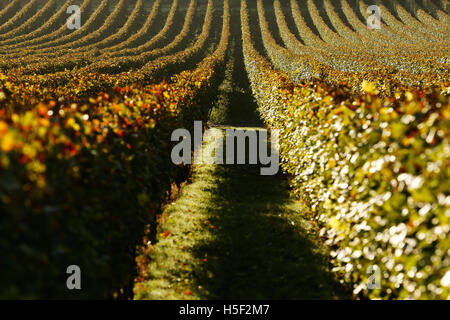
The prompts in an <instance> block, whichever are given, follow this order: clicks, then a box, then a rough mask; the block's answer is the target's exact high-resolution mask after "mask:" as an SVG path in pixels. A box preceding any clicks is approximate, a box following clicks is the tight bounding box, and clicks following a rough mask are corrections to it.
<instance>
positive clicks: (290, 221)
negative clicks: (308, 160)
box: [193, 165, 346, 299]
mask: <svg viewBox="0 0 450 320" xmlns="http://www.w3.org/2000/svg"><path fill="white" fill-rule="evenodd" d="M214 175H215V176H216V180H217V185H216V188H215V189H214V190H211V193H212V194H213V199H212V203H215V204H216V207H215V208H211V211H210V212H211V217H210V221H211V223H212V224H213V225H214V226H216V227H215V229H214V230H213V231H212V235H213V238H212V239H213V240H212V241H208V242H206V243H203V244H201V245H199V246H196V247H195V248H194V249H193V252H194V256H197V257H198V258H199V259H201V258H203V257H205V255H206V256H208V262H207V263H205V264H204V265H203V267H202V268H200V269H197V270H195V271H194V280H195V283H196V285H201V286H202V287H203V288H204V289H205V291H206V292H209V295H208V296H206V297H202V298H204V299H336V298H341V299H342V298H345V297H346V295H345V293H344V291H343V290H342V289H340V288H341V287H340V285H339V283H338V282H337V281H336V280H335V279H334V276H333V274H332V273H331V272H329V271H328V270H327V266H328V261H327V258H326V252H325V251H324V250H325V249H324V248H323V247H322V246H321V245H320V244H318V243H316V242H314V241H313V240H312V239H313V237H314V235H315V231H314V228H313V227H312V225H311V224H310V223H309V222H307V220H306V219H305V218H304V212H298V211H297V210H294V209H290V208H291V207H290V206H289V203H292V201H293V200H291V199H290V198H289V192H288V186H287V184H286V179H285V178H284V177H283V176H281V175H278V176H261V175H260V173H259V167H257V166H248V165H229V166H217V167H216V169H215V170H214ZM288 206H289V207H288Z"/></svg>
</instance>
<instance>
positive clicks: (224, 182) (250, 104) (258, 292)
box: [134, 30, 345, 299]
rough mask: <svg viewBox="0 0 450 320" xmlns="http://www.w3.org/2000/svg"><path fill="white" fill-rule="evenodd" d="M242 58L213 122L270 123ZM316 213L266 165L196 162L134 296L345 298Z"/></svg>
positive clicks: (231, 70)
mask: <svg viewBox="0 0 450 320" xmlns="http://www.w3.org/2000/svg"><path fill="white" fill-rule="evenodd" d="M234 32H236V33H237V34H238V33H239V30H234ZM233 34H234V33H233ZM236 39H239V36H237V37H236ZM232 52H233V53H234V55H233V56H231V57H230V59H229V63H228V65H227V72H226V73H225V76H224V81H223V84H222V86H221V87H220V88H219V90H220V91H221V95H220V97H219V99H218V103H217V106H216V108H215V110H213V112H212V116H211V122H210V125H226V126H230V125H233V124H234V125H238V126H246V127H250V126H252V127H255V126H258V125H261V123H260V122H259V121H260V120H259V119H258V117H257V113H256V112H255V110H256V105H255V103H254V100H253V98H252V96H251V92H250V86H249V84H248V80H247V77H246V75H245V72H244V73H243V72H242V70H245V67H244V65H243V59H242V56H241V53H242V49H241V48H240V43H239V41H235V47H234V50H233V51H232ZM240 129H243V128H242V127H241V128H240ZM214 130H216V131H215V133H216V135H217V134H219V133H220V132H222V133H224V129H223V127H221V128H220V129H219V128H216V129H214ZM214 143H217V141H216V142H212V141H209V142H208V141H206V142H205V145H204V148H208V147H213V145H212V144H214ZM307 212H308V211H307V210H306V208H305V207H303V206H302V205H301V204H300V203H299V202H297V201H294V200H293V199H292V198H290V197H289V189H288V186H287V182H286V177H284V176H283V175H281V174H278V175H276V176H262V175H260V167H259V166H258V165H207V164H204V165H195V166H194V167H193V174H192V177H191V182H190V183H189V184H188V185H187V186H186V187H184V188H183V190H182V192H181V195H180V196H179V198H178V200H177V201H175V202H173V203H172V204H170V205H168V206H167V208H166V209H165V211H164V213H163V215H162V218H161V222H160V226H159V230H158V236H157V242H156V244H149V245H148V246H147V247H146V248H145V249H144V251H143V252H142V253H141V254H140V256H139V259H138V261H139V263H138V267H139V270H140V276H139V277H138V282H137V283H136V285H135V288H134V298H135V299H334V298H343V297H345V296H344V294H343V293H342V292H341V291H340V289H339V288H340V286H339V284H338V283H337V281H336V280H335V279H334V276H333V275H332V274H331V273H330V272H329V271H328V270H327V266H328V263H327V260H326V258H325V257H326V256H327V254H326V251H325V250H326V249H325V248H324V247H323V246H322V245H321V244H320V243H319V242H317V239H318V237H317V232H316V230H317V229H316V228H315V226H314V225H313V224H312V223H311V222H310V220H308V219H307Z"/></svg>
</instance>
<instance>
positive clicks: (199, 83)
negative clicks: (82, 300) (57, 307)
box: [0, 0, 230, 298]
mask: <svg viewBox="0 0 450 320" xmlns="http://www.w3.org/2000/svg"><path fill="white" fill-rule="evenodd" d="M215 3H218V2H215V1H212V0H210V1H209V2H208V8H207V12H206V15H205V25H204V27H203V30H204V31H203V32H202V35H201V36H200V37H199V38H198V41H197V42H196V44H194V46H193V47H191V48H190V49H191V50H199V48H202V47H203V46H204V43H205V41H206V40H205V39H206V38H208V35H209V33H210V32H211V25H212V18H213V12H214V10H213V9H214V5H213V4H215ZM223 8H224V11H223V17H222V20H223V26H222V30H221V37H220V40H219V42H218V44H217V46H216V48H215V51H214V52H213V53H212V54H211V55H210V56H208V57H206V58H205V59H203V60H202V61H201V62H200V63H199V64H198V66H197V67H196V68H193V69H192V70H187V71H183V72H181V73H179V74H177V75H175V76H174V77H173V78H172V79H171V80H170V81H168V82H161V83H155V84H146V83H145V82H143V81H141V80H137V79H136V78H133V79H129V80H126V79H123V78H124V76H123V75H121V76H115V75H105V74H104V75H101V74H96V75H94V74H89V73H86V74H84V75H83V76H82V75H80V74H79V75H72V76H73V79H67V81H71V80H73V81H78V83H75V84H72V83H66V85H65V86H63V87H62V86H61V85H60V84H58V80H54V79H55V78H51V77H50V76H49V78H48V81H55V82H56V83H54V84H50V83H47V85H46V86H44V85H42V86H41V89H42V88H45V89H50V88H52V87H53V88H55V89H56V88H57V89H58V90H60V91H57V92H54V93H53V94H56V93H58V94H60V97H61V98H63V99H58V100H50V101H47V102H44V101H45V100H40V101H43V102H41V103H39V104H38V105H37V106H36V107H34V108H32V109H30V110H28V111H23V112H20V111H16V110H15V109H13V110H12V111H13V112H12V113H5V111H4V109H2V111H1V112H0V132H1V135H0V146H1V149H0V150H1V151H0V166H1V168H2V170H1V171H0V172H1V173H0V180H1V181H6V180H5V179H8V181H11V182H12V184H11V185H10V188H7V189H3V188H0V193H1V199H2V201H1V203H0V207H1V210H2V221H1V222H2V223H1V224H0V228H1V230H2V231H5V232H6V230H8V229H11V228H14V226H15V225H16V223H17V222H18V219H19V220H20V221H21V224H20V225H21V227H20V228H19V229H18V230H17V232H15V233H8V234H9V236H7V237H4V238H3V239H2V243H1V246H2V247H1V250H2V252H5V259H6V261H7V264H8V265H7V266H6V269H5V270H9V271H8V272H7V274H4V275H5V279H8V281H7V282H4V283H3V285H2V290H1V293H0V296H3V297H9V298H11V297H20V298H34V297H41V298H42V297H47V296H48V297H52V296H58V297H60V298H61V297H66V296H70V297H75V296H76V297H89V298H93V297H100V298H104V297H110V296H111V295H112V294H113V293H115V292H117V290H118V289H120V288H124V287H126V286H127V285H128V284H129V282H130V281H131V280H132V275H133V272H132V270H133V268H134V250H135V248H136V245H137V244H139V242H140V241H141V240H142V237H143V234H144V231H145V230H144V226H145V224H146V223H153V222H154V218H155V213H156V212H157V208H158V207H159V206H160V205H161V203H162V202H163V200H164V197H165V193H166V191H167V190H168V189H169V187H170V183H171V181H172V179H173V177H174V175H175V174H176V167H175V166H173V165H171V164H170V163H168V162H167V159H168V158H170V151H171V145H170V144H169V142H170V135H171V132H172V131H173V130H174V129H176V128H180V127H185V128H190V127H191V126H192V124H193V121H194V120H203V121H206V117H207V115H208V112H209V109H210V108H211V103H212V101H213V99H212V98H213V97H214V95H215V91H216V88H217V85H218V84H219V83H220V81H219V80H220V79H219V78H218V75H217V74H216V73H217V71H218V70H219V69H220V68H222V66H223V64H224V59H225V54H226V52H227V49H228V43H229V36H230V35H229V28H230V21H229V19H230V16H229V3H228V1H224V4H223ZM184 54H186V52H185V53H184ZM184 54H183V56H184ZM137 72H140V71H137ZM137 72H136V73H137ZM46 76H47V75H45V77H46ZM53 76H55V74H54V75H53ZM61 76H62V75H61ZM66 76H67V75H66ZM70 76H71V75H68V77H70ZM27 77H33V76H31V75H30V76H23V78H20V77H17V78H15V77H14V76H9V75H4V74H0V88H3V89H5V88H7V90H8V91H7V92H8V93H7V94H8V95H9V94H10V93H11V92H17V93H19V92H23V91H22V89H24V88H19V86H20V85H21V81H23V79H24V78H27ZM36 77H37V78H39V77H38V76H36ZM136 77H137V78H138V76H137V75H136ZM37 78H36V79H37ZM80 78H81V79H80ZM56 79H58V76H56ZM140 79H142V77H140ZM81 81H89V82H92V85H93V86H94V88H95V89H92V92H98V94H97V95H96V96H92V95H91V98H90V99H89V100H88V102H87V103H77V102H76V99H74V97H73V96H72V94H73V93H74V91H72V88H75V87H77V86H78V85H79V82H81ZM96 81H98V82H99V83H98V84H95V82H96ZM120 81H124V82H128V85H123V86H122V85H121V84H120V83H119V82H120ZM105 83H108V84H109V85H110V86H114V85H115V86H116V87H115V90H113V91H111V92H108V93H105V92H104V93H101V90H99V88H100V87H102V86H103V85H104V84H105ZM15 87H16V88H15ZM26 89H29V87H28V88H26ZM0 92H2V91H0ZM31 94H32V95H34V96H35V97H37V96H38V95H37V94H35V93H31ZM91 94H92V93H91ZM3 169H5V170H3ZM61 177H64V179H61ZM22 186H27V187H26V188H22ZM87 193H89V194H87ZM49 199H51V201H49ZM36 226H39V228H37V227H36ZM75 234H76V235H78V239H79V240H78V241H73V237H71V236H68V235H75ZM80 235H83V236H82V237H80ZM18 238H20V243H22V244H23V245H22V246H21V247H20V248H19V249H18V250H10V248H12V247H14V243H17V239H18ZM36 239H46V241H45V242H42V241H39V240H38V241H36ZM3 240H4V241H3ZM44 253H45V254H44ZM70 261H77V263H78V264H79V265H80V266H81V267H82V268H83V272H84V279H85V280H84V281H85V283H86V285H85V287H84V290H83V292H81V293H80V295H79V296H77V295H76V294H75V296H74V295H73V293H71V292H70V291H68V290H66V289H65V288H63V287H61V286H59V285H56V284H57V283H58V281H57V280H58V279H63V278H64V277H65V270H63V269H61V270H59V268H58V266H61V265H69V264H70ZM19 266H20V267H19ZM36 268H37V270H45V273H42V274H39V278H36V273H33V272H31V269H32V270H36ZM2 270H3V269H2ZM30 284H31V285H30ZM51 284H55V285H54V286H52V285H51Z"/></svg>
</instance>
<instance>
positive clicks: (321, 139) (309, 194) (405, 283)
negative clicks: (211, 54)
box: [241, 1, 450, 298]
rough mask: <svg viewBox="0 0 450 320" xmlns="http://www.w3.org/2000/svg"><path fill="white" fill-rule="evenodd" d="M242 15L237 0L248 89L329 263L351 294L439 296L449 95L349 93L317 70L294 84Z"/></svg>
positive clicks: (443, 290)
mask: <svg viewBox="0 0 450 320" xmlns="http://www.w3.org/2000/svg"><path fill="white" fill-rule="evenodd" d="M247 15H248V12H247V3H246V1H242V8H241V20H242V32H243V45H244V57H245V60H246V66H247V72H248V75H249V77H250V82H251V85H252V90H253V93H254V96H255V98H256V99H257V101H258V105H259V108H260V113H261V115H262V117H263V118H264V120H265V122H266V124H267V125H268V126H269V128H270V129H272V130H274V129H277V130H279V137H280V142H279V144H280V155H281V158H282V161H283V163H282V167H283V169H284V170H285V171H286V172H287V173H289V174H292V175H293V177H294V180H293V185H294V187H295V188H296V189H295V190H296V192H297V194H298V196H299V197H301V198H303V199H304V200H305V201H306V202H307V203H308V204H309V205H310V207H311V209H312V210H313V212H314V213H315V216H316V217H317V219H318V220H319V221H320V223H321V225H322V230H321V235H322V236H323V237H324V238H325V239H326V243H327V244H328V245H329V246H330V247H331V248H333V251H332V252H331V256H332V260H333V263H334V264H335V269H334V270H335V271H336V272H338V273H341V274H342V276H343V278H344V279H345V280H346V281H347V282H348V283H350V284H351V285H352V286H353V289H354V293H355V294H361V293H363V292H364V293H365V294H368V295H369V296H370V297H374V298H375V297H378V298H379V297H383V298H387V297H391V298H394V297H396V298H424V297H428V298H439V297H440V298H445V297H447V296H448V294H449V289H448V287H446V285H444V284H443V282H442V281H441V279H443V278H444V276H445V275H446V273H445V272H446V270H448V268H449V266H450V259H449V256H448V254H447V252H448V250H449V249H450V247H449V245H448V241H447V239H448V236H449V232H450V227H449V217H448V214H446V207H448V196H446V194H447V195H448V187H447V186H446V183H445V181H447V180H448V178H449V177H448V175H449V171H448V170H447V166H448V159H449V158H448V151H445V148H447V147H448V143H449V141H448V137H449V136H450V135H449V132H448V128H449V127H448V115H449V114H448V112H449V111H450V104H449V101H448V98H446V97H444V96H442V95H440V94H439V92H438V91H427V92H424V91H420V90H419V91H406V92H403V93H401V94H398V95H395V96H393V97H387V98H380V97H378V96H377V95H376V94H375V92H374V91H373V90H374V88H366V89H367V92H366V93H365V94H364V95H361V96H360V97H358V98H350V96H349V95H348V92H346V90H345V89H344V88H336V87H330V86H329V85H328V84H326V83H324V82H321V81H319V80H313V81H311V82H302V83H299V84H294V83H292V82H291V80H290V79H289V78H288V77H287V76H286V74H283V73H280V72H278V71H275V70H273V68H272V67H271V65H270V62H268V61H267V60H265V59H264V58H263V57H262V56H261V55H260V54H259V53H258V52H257V51H256V50H255V49H254V47H253V44H252V39H251V34H250V26H249V22H248V16H247ZM406 119H410V121H405V120H406ZM292 141H295V142H296V143H295V144H293V143H292ZM446 146H447V147H446ZM371 265H378V266H383V268H382V285H381V288H382V289H380V290H372V291H370V290H368V288H367V283H368V277H369V276H370V274H368V273H367V270H368V268H369V266H371Z"/></svg>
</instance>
